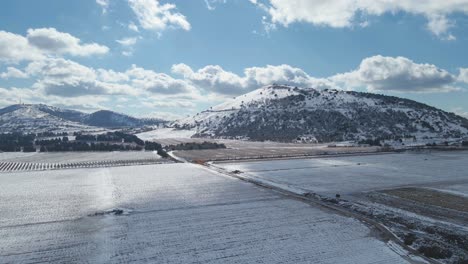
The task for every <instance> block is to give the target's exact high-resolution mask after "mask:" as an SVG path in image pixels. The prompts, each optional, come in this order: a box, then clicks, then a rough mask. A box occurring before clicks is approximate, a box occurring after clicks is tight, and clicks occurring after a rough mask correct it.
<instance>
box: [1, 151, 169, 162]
mask: <svg viewBox="0 0 468 264" xmlns="http://www.w3.org/2000/svg"><path fill="white" fill-rule="evenodd" d="M159 158H160V156H159V155H158V154H157V153H155V152H153V151H112V152H43V153H40V152H34V153H23V152H9V153H0V162H33V163H76V162H92V161H113V160H137V159H159Z"/></svg>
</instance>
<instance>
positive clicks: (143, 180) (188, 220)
mask: <svg viewBox="0 0 468 264" xmlns="http://www.w3.org/2000/svg"><path fill="white" fill-rule="evenodd" d="M116 208H119V209H122V210H123V214H121V215H114V214H107V213H106V212H109V211H111V210H113V209H116ZM0 212H1V215H0V237H1V239H0V263H38V262H49V263H76V262H79V263H86V262H87V263H129V262H135V263H356V264H357V263H359V264H361V263H389V264H390V263H392V264H393V263H406V261H405V260H404V259H403V258H402V257H400V256H399V255H398V254H397V253H395V252H394V251H393V250H392V249H391V248H390V247H389V246H388V245H386V244H385V243H384V242H382V241H380V240H378V239H376V238H375V237H374V236H373V235H372V232H371V231H370V230H369V229H368V228H367V227H366V226H364V225H363V224H362V223H360V222H359V221H356V220H354V219H351V218H346V217H342V216H339V215H336V214H333V213H330V212H328V211H323V210H321V209H318V208H315V207H312V206H310V205H308V204H306V203H303V202H300V201H297V200H293V199H289V198H287V197H285V196H282V195H280V194H277V193H275V192H273V191H270V190H267V189H263V188H260V187H256V186H254V185H251V184H249V183H245V182H242V181H239V180H236V179H232V178H229V177H226V176H223V175H219V174H215V173H213V172H210V171H208V170H206V169H204V168H202V167H200V166H196V165H191V164H164V165H153V166H139V167H118V168H100V169H76V170H58V171H45V172H28V173H26V172H24V173H9V174H1V173H0Z"/></svg>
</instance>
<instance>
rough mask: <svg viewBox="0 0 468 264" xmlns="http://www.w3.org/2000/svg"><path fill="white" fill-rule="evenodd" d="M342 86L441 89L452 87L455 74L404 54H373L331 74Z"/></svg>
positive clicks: (377, 89) (402, 90)
mask: <svg viewBox="0 0 468 264" xmlns="http://www.w3.org/2000/svg"><path fill="white" fill-rule="evenodd" d="M330 79H331V80H332V81H334V82H336V83H340V84H341V85H342V86H345V87H347V88H352V87H356V86H365V87H367V89H368V90H369V91H399V92H444V91H452V90H455V89H456V88H454V86H453V85H454V83H455V81H456V78H455V77H454V76H453V75H452V74H450V73H449V72H447V71H445V70H442V69H439V68H438V67H436V66H435V65H432V64H418V63H415V62H413V61H411V60H410V59H407V58H404V57H383V56H373V57H369V58H366V59H364V60H363V61H362V62H361V64H360V65H359V67H358V68H357V69H356V70H354V71H351V72H348V73H344V74H337V75H335V76H332V77H331V78H330Z"/></svg>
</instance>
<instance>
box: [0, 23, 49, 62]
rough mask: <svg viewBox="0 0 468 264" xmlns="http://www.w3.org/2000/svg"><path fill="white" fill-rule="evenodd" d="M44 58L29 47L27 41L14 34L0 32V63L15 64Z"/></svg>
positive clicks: (36, 50)
mask: <svg viewBox="0 0 468 264" xmlns="http://www.w3.org/2000/svg"><path fill="white" fill-rule="evenodd" d="M42 58H44V55H43V53H42V52H41V51H40V50H39V49H38V48H36V47H32V46H31V45H29V43H28V40H27V39H26V38H25V37H23V36H21V35H17V34H14V33H10V32H6V31H0V61H3V62H7V63H17V62H20V61H31V60H38V59H42Z"/></svg>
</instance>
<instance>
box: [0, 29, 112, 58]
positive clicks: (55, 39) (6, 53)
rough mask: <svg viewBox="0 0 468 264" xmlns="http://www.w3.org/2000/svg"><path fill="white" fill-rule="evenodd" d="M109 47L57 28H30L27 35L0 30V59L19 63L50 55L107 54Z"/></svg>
mask: <svg viewBox="0 0 468 264" xmlns="http://www.w3.org/2000/svg"><path fill="white" fill-rule="evenodd" d="M108 51H109V48H108V47H106V46H103V45H99V44H96V43H90V44H82V43H81V41H80V39H78V38H76V37H74V36H72V35H70V34H68V33H63V32H59V31H57V30H56V29H55V28H39V29H28V33H27V36H26V37H24V36H21V35H18V34H14V33H10V32H6V31H0V61H3V62H6V63H18V62H21V61H35V60H42V59H44V58H46V57H47V56H49V55H65V54H68V55H72V56H91V55H101V54H106V53H107V52H108Z"/></svg>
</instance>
